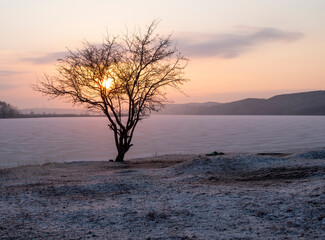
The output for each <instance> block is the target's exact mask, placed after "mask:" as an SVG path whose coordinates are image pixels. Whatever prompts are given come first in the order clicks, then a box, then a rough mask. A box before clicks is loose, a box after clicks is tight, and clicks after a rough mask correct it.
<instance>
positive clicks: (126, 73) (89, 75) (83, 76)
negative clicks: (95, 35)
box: [33, 21, 188, 162]
mask: <svg viewBox="0 0 325 240" xmlns="http://www.w3.org/2000/svg"><path fill="white" fill-rule="evenodd" d="M156 27H157V22H155V21H154V22H153V23H152V24H151V25H150V26H148V27H147V29H146V31H145V32H141V31H140V30H135V31H134V32H133V33H126V34H124V35H123V37H110V36H107V37H106V38H105V40H104V42H103V43H102V44H101V45H98V44H90V43H88V42H85V43H84V48H83V49H81V50H80V49H77V50H76V51H74V52H73V51H70V50H69V53H68V54H67V56H65V57H64V58H63V59H59V60H58V61H59V62H58V65H57V75H56V76H49V75H45V77H44V78H43V79H42V80H41V81H39V82H38V84H36V85H34V86H33V88H34V89H35V90H37V91H40V92H42V93H44V94H45V95H50V96H53V97H62V98H66V99H67V100H68V101H71V102H73V103H81V104H83V105H85V106H86V107H87V108H89V109H97V110H100V111H102V112H103V113H104V114H105V115H106V116H107V118H108V120H109V124H108V126H109V128H110V129H111V130H113V132H114V138H115V144H116V148H117V152H118V154H117V157H116V161H119V162H120V161H123V160H124V156H125V153H126V152H127V151H128V150H129V149H130V147H132V144H131V141H132V138H133V133H134V129H135V128H136V126H137V124H138V122H139V121H140V120H141V119H143V118H144V117H145V116H147V115H149V114H150V113H151V112H152V111H159V110H160V109H161V108H162V107H163V106H164V104H165V103H166V101H167V99H166V96H165V94H166V87H172V88H176V89H178V90H180V89H179V87H180V85H182V84H183V83H184V82H185V81H187V79H186V78H185V77H184V68H185V67H186V64H187V61H188V60H187V59H186V58H184V57H183V56H182V55H181V53H180V52H179V51H178V50H177V49H176V48H175V47H173V46H172V42H171V39H170V35H169V36H167V37H162V36H160V35H159V34H155V33H154V32H155V30H156Z"/></svg>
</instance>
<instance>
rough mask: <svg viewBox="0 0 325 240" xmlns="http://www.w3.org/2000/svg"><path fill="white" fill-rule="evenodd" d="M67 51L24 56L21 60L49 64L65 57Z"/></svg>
mask: <svg viewBox="0 0 325 240" xmlns="http://www.w3.org/2000/svg"><path fill="white" fill-rule="evenodd" d="M66 54H67V52H52V53H48V54H45V55H42V56H39V57H30V58H22V59H21V61H24V62H31V63H34V64H48V63H53V62H56V61H57V60H58V59H59V58H62V57H64V56H65V55H66Z"/></svg>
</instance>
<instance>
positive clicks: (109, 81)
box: [102, 78, 113, 88]
mask: <svg viewBox="0 0 325 240" xmlns="http://www.w3.org/2000/svg"><path fill="white" fill-rule="evenodd" d="M112 82H113V79H111V78H105V79H104V80H103V82H102V86H103V87H104V88H109V87H110V86H111V85H112Z"/></svg>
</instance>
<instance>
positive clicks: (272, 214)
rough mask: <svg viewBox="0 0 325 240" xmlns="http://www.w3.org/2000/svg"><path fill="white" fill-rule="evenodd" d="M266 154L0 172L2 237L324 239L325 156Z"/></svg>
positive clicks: (70, 164) (172, 157)
mask: <svg viewBox="0 0 325 240" xmlns="http://www.w3.org/2000/svg"><path fill="white" fill-rule="evenodd" d="M270 154H271V153H266V154H260V155H258V154H226V155H222V156H212V157H206V156H203V155H201V156H200V157H199V156H198V155H165V156H156V157H150V158H138V159H133V160H132V161H127V162H125V163H116V162H108V161H107V162H106V161H105V162H66V163H47V164H43V165H30V166H22V167H15V168H7V169H1V170H0V191H1V193H2V194H1V197H0V230H1V231H0V238H1V239H12V238H16V239H44V238H48V239H78V238H90V239H215V238H220V239H234V238H240V239H256V238H257V239H268V238H275V239H283V238H289V239H316V238H322V237H325V235H324V232H323V231H322V228H323V227H324V225H325V214H324V211H323V206H324V203H325V202H324V197H325V195H324V192H325V189H324V186H325V150H324V149H319V150H318V151H316V150H313V151H307V152H300V153H293V154H291V155H285V156H278V155H277V154H275V155H274V154H271V155H270ZM272 155H273V156H272Z"/></svg>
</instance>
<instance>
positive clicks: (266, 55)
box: [0, 0, 325, 108]
mask: <svg viewBox="0 0 325 240" xmlns="http://www.w3.org/2000/svg"><path fill="white" fill-rule="evenodd" d="M76 3H77V4H76ZM324 12H325V1H323V0H310V1H304V0H287V1H281V0H250V1H247V0H228V1H217V0H214V1H212V0H210V1H208V0H201V1H189V0H188V1H182V0H178V1H164V2H162V1H159V2H157V1H114V2H112V1H103V0H97V1H86V0H84V1H73V0H70V1H63V0H57V1H41V0H39V1H36V0H29V1H18V0H11V1H0V34H1V36H0V101H7V102H9V103H11V104H13V105H15V106H17V107H19V108H29V107H70V105H69V104H63V103H62V102H60V101H57V100H55V101H48V100H47V97H43V96H41V95H40V94H39V93H36V92H34V91H33V90H32V89H31V88H30V86H29V85H30V84H31V83H35V82H36V81H37V78H38V77H42V75H43V73H44V72H46V73H53V71H54V64H55V60H56V59H57V58H59V57H60V56H62V54H64V52H65V51H66V47H68V48H69V49H75V48H76V47H80V46H81V43H82V41H83V40H88V41H90V42H94V43H98V42H101V41H102V39H103V36H104V34H105V32H106V30H107V31H108V32H109V33H112V34H120V33H121V32H123V31H124V30H125V27H126V26H127V27H128V28H131V29H132V28H133V27H135V26H137V27H145V26H146V25H148V24H150V22H151V21H152V20H153V19H155V18H159V19H161V22H160V25H159V27H158V29H157V31H158V32H159V33H161V34H169V33H171V32H172V33H173V39H174V40H175V43H177V46H178V48H179V49H180V50H181V51H182V52H183V54H184V55H185V56H187V57H188V58H189V59H190V63H189V65H188V67H187V69H186V75H187V77H188V78H190V79H191V81H190V82H189V83H187V84H186V85H185V86H184V88H183V89H184V91H185V92H186V94H187V95H188V96H184V95H182V94H180V93H177V92H174V91H170V92H169V97H170V99H171V100H174V101H175V102H177V103H184V102H205V101H219V102H228V101H233V100H238V99H242V98H246V97H259V98H267V97H271V96H273V95H276V94H279V93H289V92H299V91H310V90H324V89H325V81H324V80H325V68H324V67H323V63H324V62H325V48H324V42H325V26H324V24H325V14H324Z"/></svg>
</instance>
